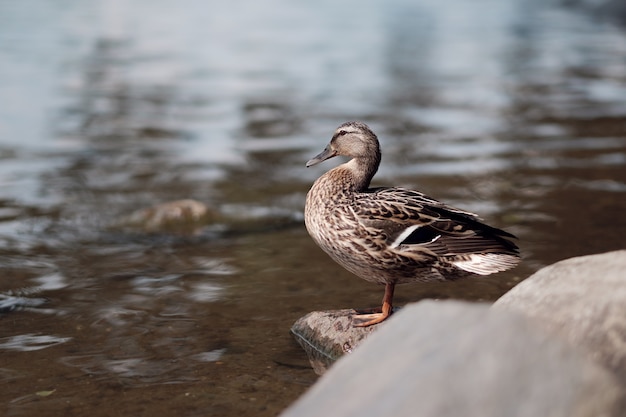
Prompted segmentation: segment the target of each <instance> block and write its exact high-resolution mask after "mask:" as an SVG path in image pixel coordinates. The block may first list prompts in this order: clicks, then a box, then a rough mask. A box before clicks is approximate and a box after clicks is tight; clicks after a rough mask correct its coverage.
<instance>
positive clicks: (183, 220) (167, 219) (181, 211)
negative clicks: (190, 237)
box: [119, 199, 217, 232]
mask: <svg viewBox="0 0 626 417" xmlns="http://www.w3.org/2000/svg"><path fill="white" fill-rule="evenodd" d="M216 216H217V214H216V213H215V212H214V211H212V210H211V209H210V208H209V207H207V205H206V204H204V203H201V202H199V201H196V200H191V199H185V200H176V201H169V202H167V203H162V204H157V205H155V206H152V207H148V208H143V209H140V210H137V211H135V212H133V213H132V214H131V215H129V216H127V217H125V218H123V219H122V220H121V221H120V222H119V224H120V225H122V226H131V227H137V228H141V229H143V230H145V231H147V232H158V231H159V232H160V231H166V230H172V229H181V230H187V229H195V228H196V227H198V226H202V225H205V224H206V223H209V222H210V221H211V220H212V219H214V218H215V217H216Z"/></svg>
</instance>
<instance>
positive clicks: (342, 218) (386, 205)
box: [304, 121, 520, 327]
mask: <svg viewBox="0 0 626 417" xmlns="http://www.w3.org/2000/svg"><path fill="white" fill-rule="evenodd" d="M336 156H343V157H347V158H348V161H347V162H345V163H343V164H341V165H339V166H337V167H335V168H332V169H330V170H329V171H327V172H326V173H324V174H323V175H321V176H320V177H319V178H318V179H317V180H316V181H315V182H314V183H313V185H312V187H311V189H310V190H309V192H308V193H307V196H306V202H305V207H304V222H305V226H306V230H307V232H308V233H309V235H310V236H311V237H312V239H313V240H314V241H315V243H316V244H317V245H318V246H319V247H320V248H321V249H322V250H323V251H324V252H326V254H328V255H329V256H330V258H331V259H333V260H334V261H335V262H337V263H338V264H339V265H341V266H342V267H344V268H345V269H346V270H348V271H350V272H351V273H353V274H354V275H356V276H357V277H360V278H362V279H364V280H366V281H369V282H373V283H377V284H382V285H384V286H385V292H384V296H383V301H382V307H381V308H379V309H378V308H377V309H374V312H373V313H371V312H370V313H369V314H365V313H362V314H360V313H359V312H357V314H356V315H354V316H353V325H354V326H355V327H368V326H372V325H375V324H379V323H381V322H383V321H384V320H386V319H387V318H389V317H390V316H391V314H392V312H393V294H394V290H395V286H396V285H397V284H403V283H414V282H417V283H427V282H436V281H454V280H457V279H461V278H469V277H473V276H485V275H490V274H493V273H497V272H501V271H505V270H508V269H510V268H513V267H515V266H516V265H517V264H518V263H519V262H520V251H519V248H518V246H517V245H516V243H515V241H516V240H517V238H516V237H515V236H514V235H513V234H511V233H508V232H506V231H504V230H501V229H498V228H496V227H492V226H489V225H487V224H485V223H484V222H483V221H482V219H481V218H479V217H478V215H476V214H474V213H471V212H469V211H465V210H462V209H459V208H456V207H453V206H450V205H447V204H445V203H442V202H440V201H438V200H436V199H434V198H431V197H428V196H426V195H425V194H423V193H421V192H419V191H415V190H412V189H408V188H402V187H375V188H371V187H370V183H371V181H372V178H373V177H374V175H375V174H376V172H377V171H378V168H379V166H380V162H381V150H380V144H379V141H378V137H377V136H376V134H375V133H374V132H373V131H372V130H371V129H370V128H369V127H368V126H367V125H366V124H365V123H362V122H358V121H350V122H346V123H343V124H342V125H340V126H339V127H338V128H337V129H336V130H335V132H334V134H333V135H332V138H331V140H330V143H329V144H328V145H327V146H326V147H325V148H324V150H323V151H322V152H321V153H319V154H318V155H316V156H315V157H313V158H312V159H310V160H309V161H308V162H307V163H306V167H312V166H314V165H317V164H319V163H321V162H323V161H326V160H328V159H331V158H334V157H336Z"/></svg>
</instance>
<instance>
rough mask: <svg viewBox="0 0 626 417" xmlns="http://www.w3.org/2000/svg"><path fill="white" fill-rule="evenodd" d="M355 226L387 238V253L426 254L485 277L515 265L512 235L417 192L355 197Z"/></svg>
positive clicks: (516, 255)
mask: <svg viewBox="0 0 626 417" xmlns="http://www.w3.org/2000/svg"><path fill="white" fill-rule="evenodd" d="M352 210H353V212H354V215H355V216H356V218H357V220H358V221H359V223H360V224H361V225H362V226H363V227H365V228H367V229H370V230H377V231H379V232H380V233H381V234H383V235H384V236H385V237H386V242H385V243H386V246H387V248H388V249H390V250H394V251H401V252H403V253H405V254H410V253H415V254H424V252H425V251H426V252H430V253H431V254H434V255H435V256H437V257H438V258H440V259H441V260H444V261H445V262H447V263H450V264H453V265H455V266H456V267H458V268H460V269H463V270H465V271H468V272H472V273H476V274H481V275H488V274H491V273H494V272H498V271H503V270H506V269H509V268H512V267H513V266H515V265H516V264H517V263H518V262H519V249H518V247H517V246H516V245H515V243H514V242H513V240H514V239H515V236H513V235H512V234H510V233H507V232H505V231H503V230H500V229H497V228H495V227H491V226H489V225H486V224H484V223H483V222H482V221H481V219H480V218H479V217H478V216H477V215H476V214H474V213H471V212H468V211H465V210H461V209H458V208H456V207H452V206H449V205H446V204H444V203H442V202H440V201H438V200H435V199H432V198H430V197H428V196H426V195H424V194H422V193H420V192H418V191H414V190H408V189H404V188H377V189H371V190H368V191H367V192H363V193H359V194H358V195H357V196H356V199H355V204H354V205H353V206H352Z"/></svg>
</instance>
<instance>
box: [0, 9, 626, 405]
mask: <svg viewBox="0 0 626 417" xmlns="http://www.w3.org/2000/svg"><path fill="white" fill-rule="evenodd" d="M446 6H447V7H444V6H443V5H442V3H441V2H435V1H423V2H419V3H416V2H409V1H403V0H394V1H391V2H385V3H384V4H382V3H381V4H377V3H373V2H372V3H363V2H358V3H357V2H354V1H348V2H343V3H341V4H338V3H336V2H332V3H331V2H316V3H315V4H313V3H311V4H304V3H298V4H297V3H294V2H287V1H284V0H273V1H270V2H264V3H255V2H246V1H244V2H241V3H240V4H237V5H232V4H231V5H218V4H212V5H210V7H209V6H208V5H207V4H206V3H205V2H194V1H183V2H182V3H181V2H169V1H164V0H160V1H153V2H133V3H132V4H129V2H123V1H112V0H109V1H104V0H103V1H100V2H85V1H82V2H78V1H65V2H62V4H58V3H53V2H45V1H39V2H29V3H28V5H26V4H25V3H23V2H2V3H0V62H2V64H0V96H1V97H2V102H3V105H2V106H1V107H0V310H1V311H2V312H3V314H2V316H0V320H1V321H0V358H1V360H2V363H1V364H0V379H1V380H3V381H5V382H6V384H5V388H4V389H3V390H2V393H1V394H0V398H1V400H2V404H3V407H4V410H3V412H4V414H5V415H10V416H30V415H35V414H42V412H43V413H44V414H45V415H51V416H53V415H64V416H65V415H73V414H76V415H78V414H85V413H89V414H90V415H107V416H108V415H113V414H116V413H119V414H122V413H123V414H125V415H142V414H146V415H147V414H150V415H173V414H176V415H188V416H192V415H220V416H229V415H233V416H234V415H237V416H239V415H258V416H264V415H268V416H269V415H276V414H277V413H278V412H279V411H280V410H282V409H283V408H284V407H286V406H287V405H288V404H289V403H290V402H292V401H293V400H294V399H295V398H297V396H298V395H300V394H301V393H302V392H303V391H304V390H305V389H306V388H307V387H308V386H309V385H310V384H311V383H313V382H314V381H315V379H316V377H315V375H314V374H313V372H312V371H311V370H310V368H309V367H308V364H307V361H306V358H305V357H304V354H303V353H302V352H301V350H300V349H299V348H298V347H297V346H296V345H295V342H293V340H292V339H291V337H290V336H289V333H288V330H289V327H290V326H291V324H292V323H293V322H294V321H295V320H296V319H297V318H298V317H300V316H302V315H303V314H305V313H307V312H309V311H311V310H315V309H334V308H346V307H367V306H374V305H377V304H378V303H379V302H380V298H381V297H382V290H381V288H378V287H376V286H373V285H372V284H369V283H366V282H362V281H361V280H359V279H356V278H354V277H353V276H351V275H350V274H349V273H348V272H345V271H343V270H342V269H341V268H340V267H338V266H336V265H334V264H333V263H332V262H331V261H330V259H328V258H327V257H326V255H324V254H323V253H322V252H321V251H320V250H319V249H317V248H316V247H315V246H314V244H313V243H312V241H311V240H310V238H309V237H308V235H307V234H306V231H305V230H304V226H303V224H302V206H303V204H304V196H305V194H306V191H307V190H308V187H309V186H310V184H311V183H312V181H313V180H314V179H315V178H316V177H317V176H319V175H320V174H321V173H322V172H324V171H325V170H327V169H328V168H329V167H331V166H334V165H335V164H336V162H334V161H330V162H327V163H325V164H322V165H320V166H316V167H315V168H311V169H306V168H304V162H305V161H306V160H308V159H309V158H310V157H311V156H313V155H315V154H316V153H318V152H319V151H321V149H322V148H323V147H324V146H325V145H326V143H327V141H328V140H329V138H330V135H331V133H332V131H333V130H334V128H335V127H336V126H337V125H338V124H339V123H341V122H343V121H346V120H351V119H359V120H363V121H365V122H367V123H368V124H370V125H371V126H372V127H373V128H374V130H375V131H377V132H378V133H379V137H380V138H381V143H382V147H383V165H382V167H381V170H380V172H379V174H378V176H377V177H376V179H375V182H376V184H393V185H403V186H408V187H413V188H419V189H420V190H422V191H424V192H427V193H428V194H430V195H432V196H433V197H436V198H438V199H441V200H444V201H446V202H449V203H451V204H454V205H456V206H459V207H463V208H466V209H468V210H471V211H474V212H477V213H480V214H481V216H482V217H484V218H485V219H486V220H488V221H489V222H490V223H492V224H494V225H496V226H499V227H503V228H505V229H507V230H509V231H511V232H513V233H515V234H517V235H518V236H519V237H520V246H521V248H522V251H523V254H524V262H523V263H522V265H521V266H519V267H518V268H516V269H514V270H513V271H508V272H506V273H502V274H499V275H497V276H493V277H487V278H484V279H476V280H467V281H462V282H456V283H452V284H432V285H407V286H401V287H399V288H398V291H397V295H396V303H397V304H398V305H402V304H405V303H408V302H411V301H417V300H420V299H422V298H457V299H467V300H485V301H490V300H494V299H496V298H498V297H499V296H500V295H501V294H502V293H504V292H506V291H507V290H508V289H509V288H511V287H512V286H514V285H515V284H516V283H518V282H519V281H520V280H521V279H523V278H524V277H526V276H528V275H529V274H530V273H532V272H533V271H535V270H537V269H538V268H540V267H542V266H545V265H547V264H550V263H552V262H555V261H557V260H560V259H563V258H567V257H571V256H577V255H584V254H590V253H596V252H603V251H608V250H614V249H620V248H623V247H624V246H625V244H624V242H625V241H624V231H626V220H625V219H624V216H623V213H624V212H626V100H625V99H624V98H625V97H626V36H625V33H624V28H623V27H620V26H618V25H616V24H614V23H613V22H611V21H609V20H605V19H603V18H601V17H597V16H594V15H592V14H591V13H587V12H586V11H585V10H568V9H563V8H559V7H551V6H548V5H544V4H543V3H542V4H534V3H533V2H527V1H514V0H510V1H506V2H503V1H495V0H481V1H479V2H462V1H454V2H453V3H450V2H447V3H446ZM486 10H488V11H489V13H486V12H485V11H486ZM181 198H194V199H197V200H200V201H203V202H205V203H206V204H208V205H209V206H210V207H212V208H213V209H214V211H215V212H217V213H218V214H217V217H216V219H217V220H215V221H214V222H212V223H211V224H209V225H206V226H205V227H200V228H197V229H195V230H191V231H190V230H180V231H176V230H175V231H171V232H167V233H165V232H164V233H145V232H142V231H140V230H133V229H128V228H120V227H116V222H117V221H118V220H119V219H120V218H121V217H122V216H125V215H128V214H129V213H131V212H133V211H134V210H136V209H139V208H143V207H148V206H151V205H153V204H157V203H161V202H165V201H171V200H176V199H181ZM15 306H18V308H14V307H15Z"/></svg>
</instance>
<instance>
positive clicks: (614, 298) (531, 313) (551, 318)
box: [493, 251, 626, 384]
mask: <svg viewBox="0 0 626 417" xmlns="http://www.w3.org/2000/svg"><path fill="white" fill-rule="evenodd" d="M493 309H494V310H498V311H503V310H511V311H517V312H520V313H522V314H524V315H525V316H528V317H530V318H533V319H535V320H536V322H537V325H538V326H542V328H543V329H544V330H547V331H548V332H550V333H556V334H558V335H560V336H561V337H563V338H564V339H565V340H567V341H568V342H569V343H570V344H571V345H573V346H580V347H582V348H584V349H585V350H586V351H587V352H588V355H589V356H590V357H591V358H592V359H594V360H596V361H598V362H599V363H600V364H602V365H604V366H605V367H606V368H608V369H609V370H611V371H612V372H614V373H615V374H616V375H617V376H618V377H619V378H620V379H621V380H622V382H623V383H624V384H626V251H617V252H609V253H604V254H600V255H590V256H582V257H578V258H571V259H567V260H564V261H561V262H558V263H556V264H554V265H550V266H548V267H545V268H543V269H541V270H539V271H538V272H536V273H535V274H533V275H532V276H530V277H529V278H527V279H526V280H524V281H523V282H521V283H520V284H519V285H517V286H516V287H515V288H513V289H512V290H511V291H509V292H508V293H506V294H505V295H503V296H502V297H501V298H500V299H499V300H498V301H497V302H496V303H495V304H494V306H493Z"/></svg>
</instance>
